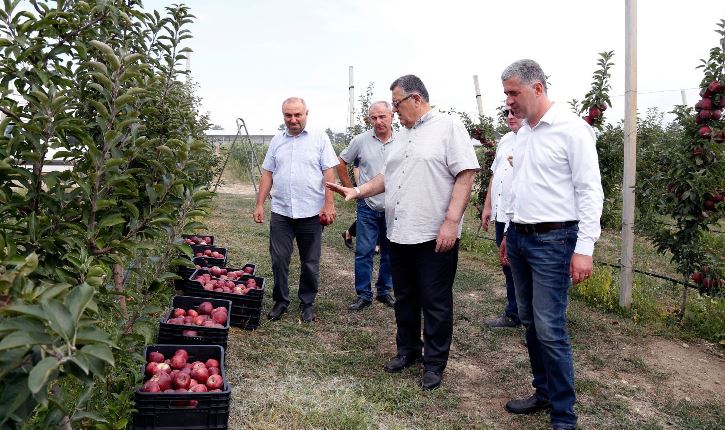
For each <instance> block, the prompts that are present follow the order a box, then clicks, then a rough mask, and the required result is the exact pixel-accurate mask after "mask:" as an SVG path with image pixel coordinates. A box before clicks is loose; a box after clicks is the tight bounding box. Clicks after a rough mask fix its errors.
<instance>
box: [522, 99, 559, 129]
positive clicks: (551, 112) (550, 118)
mask: <svg viewBox="0 0 725 430" xmlns="http://www.w3.org/2000/svg"><path fill="white" fill-rule="evenodd" d="M558 110H559V105H558V104H556V103H554V104H552V105H551V107H549V109H548V110H547V111H546V113H544V116H542V117H541V119H540V120H539V122H538V124H536V125H535V126H533V127H532V126H531V125H530V124H529V120H527V119H525V120H523V122H522V124H524V125H526V127H528V128H530V129H534V128H536V127H538V126H539V125H540V124H541V123H542V122H543V123H545V124H549V125H551V124H553V123H555V122H556V117H557V112H558Z"/></svg>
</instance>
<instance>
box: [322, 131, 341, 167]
mask: <svg viewBox="0 0 725 430" xmlns="http://www.w3.org/2000/svg"><path fill="white" fill-rule="evenodd" d="M338 164H340V162H339V161H338V160H337V154H335V149H334V148H333V147H332V143H330V138H329V137H328V136H327V135H326V134H324V133H323V134H322V153H321V154H320V167H321V168H322V170H327V169H329V168H332V167H335V166H337V165H338Z"/></svg>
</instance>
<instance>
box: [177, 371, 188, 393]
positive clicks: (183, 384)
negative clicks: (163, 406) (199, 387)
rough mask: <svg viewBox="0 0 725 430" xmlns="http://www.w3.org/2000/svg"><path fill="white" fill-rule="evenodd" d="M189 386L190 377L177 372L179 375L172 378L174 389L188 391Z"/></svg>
mask: <svg viewBox="0 0 725 430" xmlns="http://www.w3.org/2000/svg"><path fill="white" fill-rule="evenodd" d="M189 385H191V376H189V375H188V374H186V373H183V372H179V374H178V375H176V378H174V388H177V389H178V388H183V389H186V390H188V389H189Z"/></svg>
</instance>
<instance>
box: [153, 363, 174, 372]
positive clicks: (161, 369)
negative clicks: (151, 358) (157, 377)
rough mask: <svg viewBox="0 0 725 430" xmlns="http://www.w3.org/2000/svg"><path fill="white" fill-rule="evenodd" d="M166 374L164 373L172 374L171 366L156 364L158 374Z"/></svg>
mask: <svg viewBox="0 0 725 430" xmlns="http://www.w3.org/2000/svg"><path fill="white" fill-rule="evenodd" d="M159 372H164V373H171V366H169V365H168V364H166V363H165V362H164V363H156V373H159Z"/></svg>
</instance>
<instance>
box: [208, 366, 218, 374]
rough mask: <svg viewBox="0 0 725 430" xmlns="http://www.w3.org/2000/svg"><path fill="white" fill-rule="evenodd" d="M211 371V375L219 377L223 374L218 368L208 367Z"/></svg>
mask: <svg viewBox="0 0 725 430" xmlns="http://www.w3.org/2000/svg"><path fill="white" fill-rule="evenodd" d="M207 369H208V370H209V375H219V374H221V372H220V371H219V368H218V367H207Z"/></svg>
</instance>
